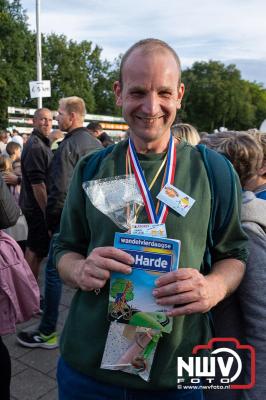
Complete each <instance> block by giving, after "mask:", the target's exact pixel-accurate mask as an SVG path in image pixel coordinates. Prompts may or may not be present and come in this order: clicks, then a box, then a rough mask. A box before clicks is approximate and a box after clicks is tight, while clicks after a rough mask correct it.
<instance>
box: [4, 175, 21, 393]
mask: <svg viewBox="0 0 266 400" xmlns="http://www.w3.org/2000/svg"><path fill="white" fill-rule="evenodd" d="M19 214H20V210H19V207H18V205H17V204H16V202H15V200H14V198H13V196H12V194H11V192H10V190H9V189H8V187H7V185H6V184H5V182H4V181H3V179H2V177H1V174H0V229H6V228H8V227H10V226H13V225H15V223H16V222H17V220H18V218H19ZM0 374H1V376H0V397H1V400H9V399H10V380H11V359H10V355H9V352H8V349H7V348H6V346H5V344H4V343H3V340H2V338H1V336H0Z"/></svg>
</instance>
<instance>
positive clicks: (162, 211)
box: [129, 135, 176, 224]
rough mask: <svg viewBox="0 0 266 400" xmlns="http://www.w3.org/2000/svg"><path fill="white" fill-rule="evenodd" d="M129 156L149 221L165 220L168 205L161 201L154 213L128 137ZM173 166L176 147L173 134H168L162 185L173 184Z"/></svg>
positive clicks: (132, 144) (135, 154) (134, 150)
mask: <svg viewBox="0 0 266 400" xmlns="http://www.w3.org/2000/svg"><path fill="white" fill-rule="evenodd" d="M129 157H130V163H131V167H132V169H133V172H134V175H135V178H136V181H137V184H138V187H139V190H140V192H141V195H142V198H143V201H144V205H145V209H146V212H147V215H148V219H149V222H150V223H151V224H162V223H164V222H165V220H166V217H167V214H168V206H167V205H166V204H164V203H162V202H161V204H160V207H159V210H158V214H156V211H155V207H154V203H153V200H152V196H151V192H150V190H149V187H148V184H147V181H146V179H145V176H144V174H143V172H142V169H141V166H140V163H139V160H138V156H137V152H136V149H135V146H134V143H133V142H132V140H130V138H129ZM175 168H176V147H175V144H174V139H173V136H172V135H170V141H169V146H168V152H167V163H166V172H165V179H164V182H163V185H164V186H165V185H166V184H167V183H170V184H173V183H174V178H175Z"/></svg>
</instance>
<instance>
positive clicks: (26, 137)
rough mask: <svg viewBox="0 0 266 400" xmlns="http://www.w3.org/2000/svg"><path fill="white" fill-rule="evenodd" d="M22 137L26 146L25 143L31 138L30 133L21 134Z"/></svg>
mask: <svg viewBox="0 0 266 400" xmlns="http://www.w3.org/2000/svg"><path fill="white" fill-rule="evenodd" d="M21 137H22V139H23V146H24V144H26V143H27V141H28V140H29V135H27V133H23V134H22V135H21Z"/></svg>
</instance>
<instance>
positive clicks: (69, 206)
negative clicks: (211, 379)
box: [55, 141, 247, 390]
mask: <svg viewBox="0 0 266 400" xmlns="http://www.w3.org/2000/svg"><path fill="white" fill-rule="evenodd" d="M126 150H127V141H124V142H121V143H119V144H118V145H116V146H115V147H114V149H113V151H112V152H111V153H110V154H109V155H108V156H107V157H106V158H105V159H104V160H103V161H102V163H101V166H100V168H99V170H98V173H97V174H96V175H95V177H94V179H100V178H103V177H113V176H117V175H124V174H125V154H126ZM89 157H90V156H86V157H85V158H83V159H82V160H81V161H80V162H79V164H78V165H77V167H76V169H75V172H74V176H73V179H72V183H71V186H70V189H69V193H68V196H67V199H66V203H65V207H64V211H63V214H62V218H61V229H60V234H59V236H58V240H57V243H56V245H55V257H56V261H57V263H58V261H59V259H60V257H62V255H63V254H65V253H67V252H70V251H74V252H77V253H80V254H82V255H84V256H86V255H88V254H89V253H90V252H91V251H92V249H94V248H95V247H100V246H112V245H113V240H114V233H115V232H117V231H119V229H118V228H117V227H116V225H115V224H114V223H113V222H112V221H111V220H110V219H109V218H108V217H106V216H105V215H103V214H102V213H101V212H100V211H99V210H97V209H96V208H95V207H94V206H93V205H92V204H91V202H90V201H89V199H88V197H87V196H86V194H85V192H84V190H83V189H82V186H81V185H82V173H83V168H84V165H85V164H86V163H87V162H89ZM163 157H164V154H147V155H139V160H140V164H141V167H142V169H143V171H144V173H145V177H146V180H147V182H148V184H149V183H150V182H151V180H152V179H153V177H154V175H155V173H156V172H157V170H158V168H159V166H160V164H161V162H162V159H163ZM176 157H177V163H176V173H175V180H174V185H175V186H176V187H177V188H178V189H180V190H182V191H183V192H185V193H187V194H188V195H189V196H191V197H192V198H193V199H195V200H196V202H195V204H194V205H193V207H192V208H191V210H190V211H189V212H188V214H187V216H186V217H182V216H180V215H178V214H177V213H176V212H174V211H173V210H171V209H170V210H169V214H168V216H167V220H166V229H167V235H168V237H169V238H172V239H179V240H181V255H180V268H186V267H193V268H196V269H200V266H201V263H202V259H203V254H204V250H205V246H206V237H207V228H208V222H209V217H210V188H209V181H208V177H207V174H206V170H205V166H204V163H203V161H202V158H201V155H200V153H199V152H198V150H197V149H196V148H194V147H192V146H190V145H188V144H187V143H185V142H181V143H180V144H179V145H178V146H177V154H176ZM221 173H222V171H221ZM162 178H163V172H162V173H161V174H160V176H159V178H158V180H157V182H156V184H155V185H154V187H153V189H152V197H153V199H154V201H156V200H155V196H156V195H157V194H158V193H159V191H160V188H161V183H162ZM138 222H148V221H147V217H146V213H145V210H143V211H142V212H141V214H140V215H139V218H138ZM245 247H246V236H245V235H244V233H243V231H242V230H241V227H240V222H239V210H238V205H237V204H235V206H234V211H233V215H232V218H231V221H230V223H229V225H228V227H227V230H226V232H225V234H224V236H223V237H222V239H221V240H220V242H219V243H218V244H217V246H216V247H215V249H214V251H213V255H214V261H217V260H221V259H225V258H229V257H230V258H236V259H239V260H243V261H246V257H247V252H246V249H245ZM108 292H109V284H106V286H105V287H104V288H103V289H102V290H101V292H100V294H99V295H96V294H95V293H94V292H84V291H82V290H77V292H76V294H75V296H74V298H73V301H72V304H71V307H70V311H69V315H68V318H67V321H66V324H65V327H64V330H63V334H62V337H61V353H62V356H63V358H64V360H65V361H66V362H67V363H68V364H69V365H70V366H71V367H72V368H74V369H76V370H78V371H80V372H82V373H84V374H87V375H89V376H91V377H93V378H95V379H97V380H99V381H103V382H105V383H110V384H116V385H120V386H124V387H128V388H136V389H147V390H149V389H150V390H160V389H170V388H175V387H176V381H177V368H176V363H177V357H178V356H183V357H186V356H190V355H191V352H192V349H193V347H194V346H195V345H198V344H205V343H206V342H207V341H208V339H209V337H210V326H209V318H208V315H207V314H193V315H189V316H182V317H176V318H174V322H173V330H172V332H171V334H165V335H164V336H163V338H161V339H160V342H159V345H158V347H157V350H156V354H155V357H154V362H153V366H152V370H151V379H150V381H149V382H145V381H143V380H142V379H141V378H139V377H138V376H134V375H130V374H127V373H124V372H121V371H111V370H105V369H100V364H101V359H102V355H103V351H104V346H105V341H106V336H107V333H108V327H109V321H108V320H107V307H108Z"/></svg>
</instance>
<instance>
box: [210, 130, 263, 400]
mask: <svg viewBox="0 0 266 400" xmlns="http://www.w3.org/2000/svg"><path fill="white" fill-rule="evenodd" d="M252 136H253V135H251V134H250V133H247V132H231V131H227V132H223V133H222V132H219V133H217V134H216V135H209V138H208V142H207V145H208V146H209V147H210V148H212V149H213V150H216V151H217V152H219V153H222V154H224V155H225V156H226V157H227V158H228V159H229V160H230V161H231V162H232V164H233V166H234V168H235V170H236V172H237V173H238V175H239V178H240V182H241V185H242V188H243V199H242V210H241V222H242V226H243V229H244V230H245V232H246V233H247V235H248V237H249V253H250V254H249V258H248V261H247V267H246V271H245V275H244V278H243V280H242V282H241V283H240V286H239V287H238V289H237V290H236V292H235V293H234V294H233V296H231V297H229V298H228V299H226V301H225V302H224V303H222V304H220V305H218V307H217V309H216V310H215V312H214V313H213V317H214V329H215V332H216V335H217V336H218V337H235V338H237V339H239V340H240V342H241V344H242V343H244V344H249V345H252V346H254V348H255V351H256V384H255V386H254V387H253V388H251V389H249V390H241V391H240V392H241V393H240V394H239V393H237V392H238V391H234V390H229V392H225V391H222V393H221V394H218V392H219V391H212V392H211V391H210V392H209V393H208V395H207V400H219V399H224V398H226V399H228V400H231V399H237V400H239V399H240V400H244V399H245V400H260V399H264V398H266V384H265V362H266V350H265V343H266V269H265V265H266V202H265V201H264V200H262V199H260V198H256V196H255V194H254V193H253V192H252V191H251V190H253V189H254V184H255V183H256V182H258V181H259V179H260V173H261V168H262V166H263V158H264V156H263V149H262V147H261V145H260V142H259V141H258V140H257V139H256V137H252ZM242 361H243V359H242ZM250 364H251V360H250V353H247V359H245V362H244V376H243V378H244V383H245V384H248V383H249V382H250V381H251V370H250ZM241 383H243V382H241Z"/></svg>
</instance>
